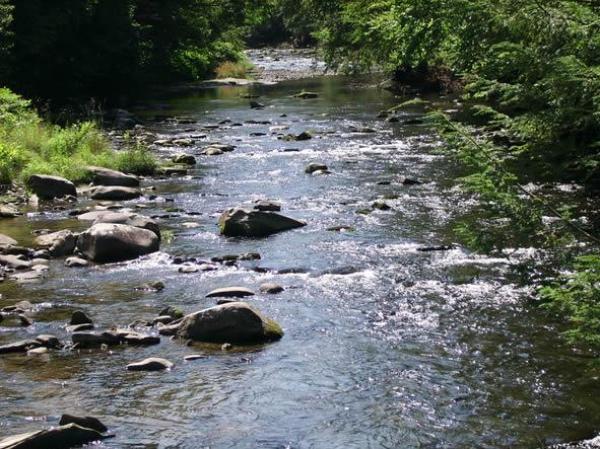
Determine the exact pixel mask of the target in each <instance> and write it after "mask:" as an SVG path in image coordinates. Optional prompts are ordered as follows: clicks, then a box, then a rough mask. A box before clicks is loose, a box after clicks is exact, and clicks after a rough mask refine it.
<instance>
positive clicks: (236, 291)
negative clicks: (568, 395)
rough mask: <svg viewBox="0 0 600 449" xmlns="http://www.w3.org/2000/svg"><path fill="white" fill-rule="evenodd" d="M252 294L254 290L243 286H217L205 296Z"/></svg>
mask: <svg viewBox="0 0 600 449" xmlns="http://www.w3.org/2000/svg"><path fill="white" fill-rule="evenodd" d="M246 296H254V292H253V291H252V290H249V289H247V288H244V287H227V288H218V289H216V290H213V291H211V292H210V293H208V294H207V295H206V297H207V298H243V297H246Z"/></svg>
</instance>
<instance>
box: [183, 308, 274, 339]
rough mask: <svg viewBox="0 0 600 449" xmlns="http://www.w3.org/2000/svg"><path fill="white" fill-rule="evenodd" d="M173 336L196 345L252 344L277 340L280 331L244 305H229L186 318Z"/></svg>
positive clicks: (271, 322) (268, 320) (266, 319)
mask: <svg viewBox="0 0 600 449" xmlns="http://www.w3.org/2000/svg"><path fill="white" fill-rule="evenodd" d="M175 335H176V336H178V337H179V338H182V339H185V340H193V341H200V342H209V343H235V344H253V343H263V342H268V341H275V340H279V339H280V338H281V337H283V330H282V329H281V327H280V326H279V324H277V323H276V322H275V321H273V320H271V319H269V318H265V317H263V316H262V315H261V314H260V312H258V311H257V310H255V309H254V308H252V307H250V306H249V305H248V304H246V303H244V302H233V303H229V304H223V305H220V306H216V307H211V308H209V309H205V310H201V311H199V312H196V313H192V314H190V315H186V316H185V317H184V318H183V320H182V321H181V323H180V324H179V325H178V329H177V331H176V334H175Z"/></svg>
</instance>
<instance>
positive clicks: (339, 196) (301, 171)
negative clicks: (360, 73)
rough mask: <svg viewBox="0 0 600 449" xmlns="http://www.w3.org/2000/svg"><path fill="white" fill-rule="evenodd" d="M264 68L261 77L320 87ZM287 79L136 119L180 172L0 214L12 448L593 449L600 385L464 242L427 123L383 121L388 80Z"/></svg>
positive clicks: (5, 430) (207, 93)
mask: <svg viewBox="0 0 600 449" xmlns="http://www.w3.org/2000/svg"><path fill="white" fill-rule="evenodd" d="M259 55H262V58H259V57H258V56H257V55H256V54H254V55H253V58H255V59H256V60H257V61H258V63H259V64H258V65H259V67H261V68H262V70H263V72H269V69H270V68H271V69H272V72H271V73H274V74H276V73H277V71H278V70H285V69H286V67H303V68H306V67H313V68H314V67H316V68H319V67H321V66H320V65H319V63H318V62H315V61H314V59H312V56H311V55H310V54H300V55H297V54H294V53H293V52H282V53H279V54H278V53H276V52H275V53H272V52H268V53H265V52H263V53H260V54H259ZM287 73H288V75H289V76H286V79H287V80H286V81H282V82H280V83H278V84H270V83H266V84H265V83H258V84H257V83H251V84H246V83H242V84H243V85H236V84H237V83H226V84H225V85H219V84H216V85H212V86H211V87H210V88H208V87H207V86H203V87H202V88H194V89H191V90H189V89H188V90H184V91H176V92H174V91H171V92H169V93H156V94H152V95H149V98H152V100H151V101H149V102H148V103H147V104H145V105H141V106H140V107H138V108H136V109H132V111H131V114H130V115H125V114H121V119H122V120H123V121H124V122H125V124H126V125H128V126H135V125H136V124H137V126H136V127H135V129H134V133H135V134H136V135H137V137H138V138H140V139H143V140H144V141H146V142H147V143H148V144H149V145H150V146H151V148H152V149H153V151H154V152H155V153H156V154H157V156H158V157H160V158H161V159H162V160H164V161H165V162H167V161H168V162H169V163H170V165H168V166H165V168H164V169H163V170H162V173H161V175H160V176H157V177H153V178H144V179H136V178H132V177H131V176H127V175H123V174H119V173H113V172H106V171H102V170H98V169H96V168H91V169H90V170H93V171H94V185H92V186H72V185H69V183H65V182H64V181H61V180H56V179H47V178H44V177H40V178H39V179H38V178H36V179H35V180H34V181H33V184H32V185H31V186H30V188H31V189H32V190H34V191H35V190H37V191H38V196H40V197H41V198H40V201H39V202H38V203H33V204H17V205H14V206H11V207H3V208H2V209H0V247H1V248H2V250H1V251H0V252H1V253H2V254H0V273H1V274H0V276H1V277H2V279H3V280H4V281H3V282H0V294H1V297H0V309H1V312H0V313H1V315H0V316H1V318H2V319H1V321H0V373H1V376H0V397H1V398H2V408H1V409H0V436H3V437H4V436H8V435H15V434H21V433H24V432H38V433H36V434H35V435H33V436H32V435H31V434H29V435H28V436H27V437H24V438H25V440H27V438H29V439H31V438H83V437H85V438H84V439H83V440H77V442H78V443H83V442H85V441H94V440H96V439H100V440H101V441H99V442H97V443H94V447H107V448H122V447H136V448H175V447H176V448H197V447H215V448H257V447H260V448H286V447H290V448H322V447H328V448H329V447H345V448H347V447H351V448H354V447H355V448H364V447H370V448H380V447H381V448H387V447H408V448H413V447H414V448H417V447H436V448H438V447H439V448H445V447H448V448H450V447H452V448H454V447H481V448H487V447H489V448H498V447H506V448H508V447H511V448H531V447H541V446H546V445H553V444H557V443H561V442H565V441H574V440H580V439H584V438H588V437H592V436H593V435H594V432H596V431H597V430H598V428H600V404H599V403H598V401H597V399H596V398H597V393H598V381H597V376H598V368H597V365H596V364H595V363H594V361H593V360H589V359H586V358H585V357H582V356H579V355H578V354H577V353H576V352H574V351H573V350H572V348H569V347H567V346H566V345H565V344H564V343H563V342H562V341H561V340H560V339H559V338H558V337H557V333H556V331H555V330H554V329H552V328H551V326H550V325H549V324H548V323H547V322H544V321H543V318H542V317H540V315H539V314H538V313H536V311H535V310H533V309H531V308H530V307H528V306H527V302H526V298H527V297H528V295H529V293H530V292H528V291H527V289H523V288H521V287H518V286H517V283H516V279H514V278H513V275H512V274H511V270H509V269H508V266H507V265H506V261H505V260H504V259H495V258H488V257H484V256H481V255H477V254H472V253H470V252H468V251H467V250H465V249H464V248H463V247H462V246H461V245H460V242H456V241H455V235H454V233H453V231H452V227H453V226H454V220H455V219H456V218H457V217H459V216H462V215H463V214H464V213H465V212H467V211H469V210H470V208H471V206H472V200H471V199H470V198H468V197H467V196H466V195H465V194H464V193H462V192H461V191H460V189H458V188H457V187H456V185H455V182H454V179H455V177H456V175H457V174H458V173H459V171H460V169H459V168H458V167H455V166H453V164H452V163H451V162H450V161H449V160H448V159H447V158H446V157H445V156H444V155H443V153H441V152H440V151H439V141H438V139H437V137H436V135H435V133H434V132H433V131H432V130H431V129H429V128H428V127H427V126H426V125H425V124H424V122H423V119H422V118H423V114H424V112H425V110H426V108H425V106H424V105H425V103H423V102H416V103H414V104H413V105H412V106H410V107H408V108H400V109H392V110H391V111H390V108H393V107H394V106H396V105H398V104H399V103H401V102H402V101H403V100H404V99H401V98H395V97H394V96H393V95H391V94H390V93H388V92H386V91H383V90H380V89H378V88H377V87H376V86H377V84H378V83H379V80H377V79H374V78H372V77H365V78H348V77H342V76H327V77H317V76H315V75H316V74H315V72H314V70H313V71H311V72H305V71H304V69H302V70H298V71H297V73H298V74H299V75H298V76H306V75H310V76H311V77H310V78H302V79H293V78H296V77H295V76H292V75H290V74H289V71H288V72H287ZM266 78H268V77H266ZM426 100H427V101H428V102H430V104H434V105H436V106H439V107H441V108H443V109H445V110H456V109H457V108H458V107H459V105H457V104H456V102H455V101H454V100H453V99H452V98H444V97H438V96H433V97H429V98H426ZM382 111H386V112H385V113H382ZM112 134H113V137H114V138H115V139H116V141H118V139H119V137H120V135H121V131H119V130H115V131H114V132H113V133H112ZM75 195H76V197H77V198H76V200H75ZM53 197H59V198H56V199H52V198H53ZM473 220H477V217H473ZM527 251H528V249H526V248H523V249H517V251H516V252H515V257H519V254H520V253H522V254H525V253H527ZM63 414H68V415H70V416H71V418H64V417H62V415H63ZM90 416H93V417H95V418H97V419H99V420H100V421H101V424H102V428H98V426H97V423H96V421H89V420H87V421H85V419H86V418H85V417H90ZM76 417H80V418H76ZM81 417H83V418H81ZM82 419H84V421H82ZM59 424H60V425H62V427H58V429H63V430H58V431H54V432H53V433H50V434H47V433H42V434H39V432H40V430H41V429H47V428H50V427H51V426H59ZM76 426H80V427H82V428H83V429H88V431H81V430H80V429H79V428H77V427H76ZM89 426H92V427H96V428H95V429H94V428H92V429H91V430H92V431H93V432H96V433H93V432H92V433H89ZM107 430H108V432H107ZM109 435H114V437H113V438H105V437H106V436H109ZM88 437H89V439H86V438H88ZM27 441H30V440H27ZM51 441H54V443H52V444H56V441H58V440H51ZM60 441H64V439H63V440H60ZM2 444H8V443H6V442H4V443H0V447H5V446H2ZM11 444H13V446H9V445H8V446H6V447H15V446H14V441H13V442H12V443H11Z"/></svg>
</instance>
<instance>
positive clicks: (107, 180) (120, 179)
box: [87, 166, 140, 187]
mask: <svg viewBox="0 0 600 449" xmlns="http://www.w3.org/2000/svg"><path fill="white" fill-rule="evenodd" d="M87 170H88V172H89V173H90V174H91V175H92V183H93V184H94V185H96V186H121V187H139V186H140V180H139V179H138V178H137V176H133V175H128V174H125V173H123V172H120V171H116V170H110V169H108V168H103V167H93V166H90V167H87Z"/></svg>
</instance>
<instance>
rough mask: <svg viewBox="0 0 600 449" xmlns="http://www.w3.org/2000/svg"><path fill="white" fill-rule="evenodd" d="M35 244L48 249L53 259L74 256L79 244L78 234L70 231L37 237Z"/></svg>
mask: <svg viewBox="0 0 600 449" xmlns="http://www.w3.org/2000/svg"><path fill="white" fill-rule="evenodd" d="M35 244H36V246H38V247H39V248H42V249H47V250H48V251H49V252H50V255H51V256H52V257H62V256H68V255H71V254H73V251H75V245H76V244H77V234H73V232H71V231H69V230H64V231H58V232H53V233H51V234H44V235H40V236H38V237H36V239H35Z"/></svg>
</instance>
